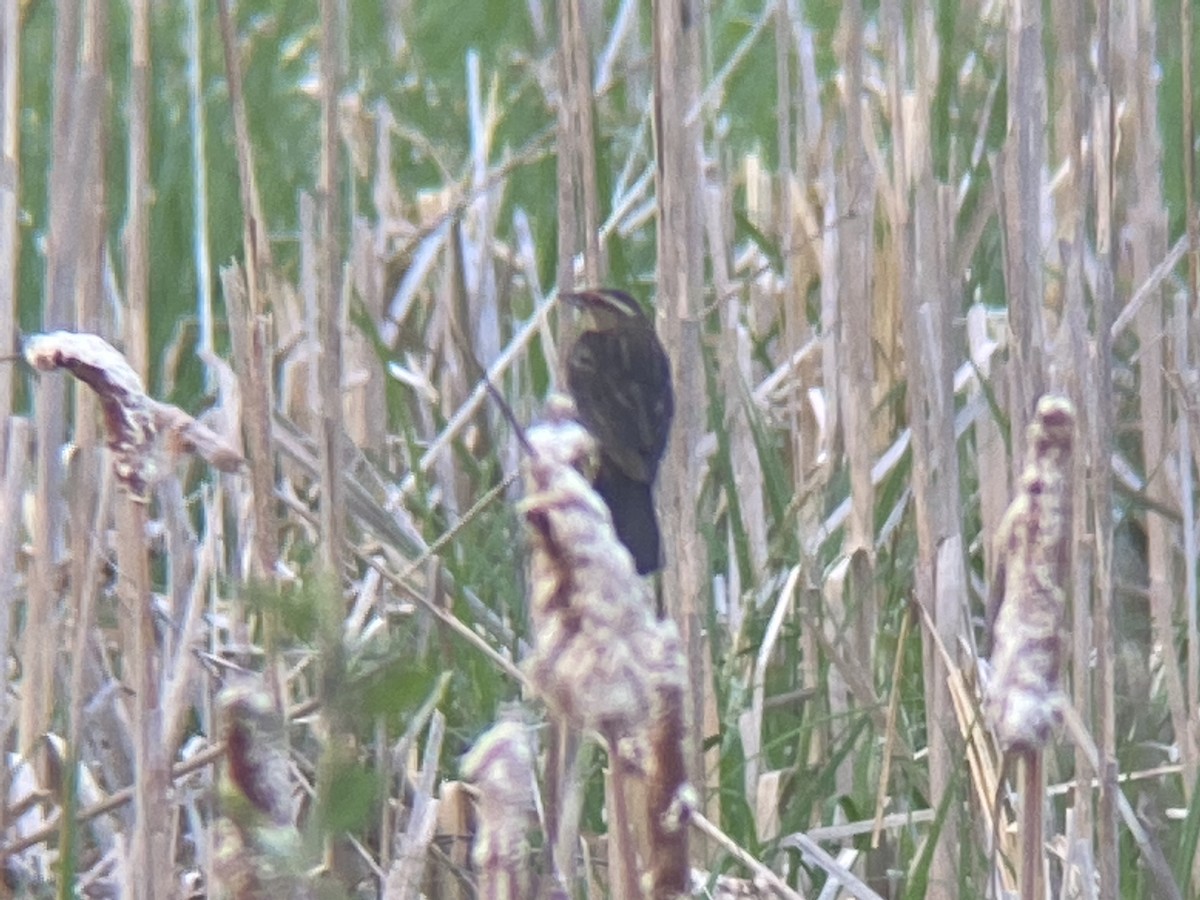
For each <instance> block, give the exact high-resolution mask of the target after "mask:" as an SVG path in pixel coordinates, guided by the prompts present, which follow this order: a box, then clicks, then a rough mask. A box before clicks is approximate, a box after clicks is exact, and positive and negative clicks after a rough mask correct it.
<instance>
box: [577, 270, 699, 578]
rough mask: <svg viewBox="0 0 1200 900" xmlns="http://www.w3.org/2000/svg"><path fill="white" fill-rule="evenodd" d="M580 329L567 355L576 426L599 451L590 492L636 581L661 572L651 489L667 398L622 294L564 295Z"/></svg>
mask: <svg viewBox="0 0 1200 900" xmlns="http://www.w3.org/2000/svg"><path fill="white" fill-rule="evenodd" d="M562 299H563V300H565V301H566V302H567V303H569V304H571V305H572V306H573V307H575V308H576V309H578V310H580V311H581V312H582V313H583V328H582V331H581V333H580V335H579V337H578V338H576V339H575V343H574V344H572V346H571V349H570V351H569V352H568V354H567V387H568V389H569V390H570V392H571V397H572V398H573V399H574V401H575V407H576V409H577V410H578V413H579V421H580V422H582V423H583V426H584V427H585V428H587V430H588V431H589V432H591V434H592V436H593V437H594V438H595V439H596V443H597V444H599V446H600V465H599V468H598V470H597V472H596V479H595V482H594V486H595V488H596V493H598V494H599V495H600V497H601V498H602V499H603V500H604V502H605V503H606V504H608V508H609V510H610V512H611V513H612V519H613V527H614V528H615V529H616V532H617V537H619V538H620V539H621V543H623V544H624V545H625V546H626V547H627V548H628V549H629V552H630V554H632V556H633V561H634V564H635V566H636V568H637V571H638V574H639V575H645V574H646V573H648V572H654V571H656V570H657V569H660V568H661V567H662V553H661V549H660V546H659V544H660V539H659V534H658V520H657V519H656V517H655V514H654V496H653V494H652V488H653V486H654V478H655V476H656V475H657V474H658V464H659V461H660V460H661V459H662V455H663V451H664V450H665V449H666V446H667V434H668V433H669V431H670V429H671V417H672V416H673V415H674V413H675V396H674V393H673V392H672V390H671V364H670V361H669V360H668V359H667V353H666V351H665V350H664V349H663V345H662V343H661V342H660V341H659V339H658V335H656V334H655V333H654V325H653V323H652V322H651V321H650V319H649V318H647V317H646V313H645V312H644V311H643V310H642V307H641V305H640V304H639V303H638V302H637V301H636V300H634V299H633V298H632V297H631V296H629V295H628V294H626V293H625V292H624V291H617V290H612V289H609V288H602V289H598V290H594V291H584V292H581V293H577V294H567V295H565V296H564V297H563V298H562Z"/></svg>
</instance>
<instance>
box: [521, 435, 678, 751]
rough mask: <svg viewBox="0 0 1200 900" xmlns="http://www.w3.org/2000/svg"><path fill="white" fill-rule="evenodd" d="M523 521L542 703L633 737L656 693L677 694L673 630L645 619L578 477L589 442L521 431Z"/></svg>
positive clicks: (645, 609) (593, 497) (611, 535)
mask: <svg viewBox="0 0 1200 900" xmlns="http://www.w3.org/2000/svg"><path fill="white" fill-rule="evenodd" d="M529 443H530V445H531V447H532V448H533V451H534V454H533V456H532V457H531V458H530V459H529V461H528V463H527V464H526V497H525V500H524V501H523V503H522V510H523V512H524V516H525V520H526V522H527V523H528V524H529V526H530V531H531V533H532V536H533V554H532V556H533V558H532V579H531V581H532V584H531V590H532V603H531V613H532V618H533V625H534V630H535V643H534V648H533V652H532V653H531V655H530V656H529V658H528V659H527V660H526V662H525V669H526V671H527V672H528V673H529V676H530V680H531V681H532V683H533V685H534V687H535V688H536V689H537V690H538V693H539V694H540V695H541V696H542V697H543V699H544V700H545V701H546V702H547V703H548V704H549V705H550V706H551V707H552V708H554V709H555V710H557V711H558V712H560V713H561V714H562V715H563V716H565V717H566V719H567V720H568V721H570V722H572V724H574V725H576V726H577V727H580V728H584V729H592V730H595V731H597V732H599V733H601V734H604V735H606V736H616V737H618V738H622V737H627V736H632V735H634V734H635V733H636V732H639V731H640V729H642V728H644V726H645V725H646V723H647V722H648V721H649V718H650V715H651V712H652V706H653V703H654V701H653V699H652V697H653V694H654V693H655V690H656V685H657V684H660V683H664V682H668V683H673V684H677V685H679V686H682V684H683V681H684V676H683V668H682V659H683V657H682V650H681V648H680V644H679V634H678V631H677V629H676V628H675V625H674V623H670V622H660V621H658V620H657V619H656V618H655V616H654V614H653V605H652V603H651V602H650V598H649V596H648V591H647V587H646V584H645V582H644V581H643V580H642V579H641V578H640V577H639V576H638V574H637V572H636V571H635V570H634V564H633V559H632V558H631V557H630V555H629V552H628V551H627V550H626V549H625V547H624V546H623V545H622V544H621V542H620V541H619V540H618V539H617V535H616V532H615V531H614V530H613V526H612V519H611V518H610V516H609V512H608V508H607V507H606V506H605V505H604V502H603V501H602V500H601V499H600V498H599V496H598V495H597V494H596V493H595V491H593V490H592V486H591V484H590V483H589V482H588V479H587V478H586V477H585V475H584V472H585V471H587V470H588V468H589V467H590V466H592V465H593V464H594V461H595V458H596V457H595V453H596V450H595V443H594V441H593V440H592V438H591V436H590V435H589V434H588V432H587V431H586V430H585V429H584V428H583V427H582V426H581V425H579V424H578V423H576V422H573V421H557V422H550V423H546V424H543V425H538V426H536V427H534V428H532V429H530V431H529Z"/></svg>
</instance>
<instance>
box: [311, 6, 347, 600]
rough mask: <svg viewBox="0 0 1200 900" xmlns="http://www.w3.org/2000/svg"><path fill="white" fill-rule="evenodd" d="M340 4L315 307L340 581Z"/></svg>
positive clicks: (320, 407)
mask: <svg viewBox="0 0 1200 900" xmlns="http://www.w3.org/2000/svg"><path fill="white" fill-rule="evenodd" d="M340 8H341V4H340V3H339V2H338V0H321V4H320V16H321V30H320V71H321V166H320V179H319V182H318V185H317V193H318V202H319V205H320V210H321V227H320V233H321V243H320V260H319V268H320V289H319V291H318V294H317V296H318V302H317V310H318V313H317V330H316V333H315V335H314V337H316V339H317V342H318V343H317V346H318V353H317V382H318V388H319V389H318V391H317V396H316V397H315V398H313V399H315V400H317V401H318V403H317V422H318V423H319V424H318V428H317V438H318V440H317V447H318V453H317V457H318V459H319V460H320V463H321V562H322V564H323V565H324V567H325V569H326V570H327V571H328V572H329V573H330V574H331V575H332V576H333V577H335V578H336V577H338V576H339V574H340V571H341V566H340V563H341V559H342V532H343V530H344V528H345V515H346V511H345V503H344V501H343V498H342V495H343V493H344V488H343V483H342V442H343V440H344V437H343V434H342V431H343V418H344V415H343V409H342V321H343V318H344V307H345V297H344V296H343V293H342V290H343V284H342V230H343V223H342V193H343V189H342V180H341V159H340V150H341V139H340V137H339V131H340V128H339V115H338V113H339V101H340V95H341V90H342V79H343V69H344V64H343V61H342V56H341V50H340V48H341V44H342V41H343V40H345V36H344V35H343V34H342V25H341V19H340V12H339V10H340Z"/></svg>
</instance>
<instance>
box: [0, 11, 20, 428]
mask: <svg viewBox="0 0 1200 900" xmlns="http://www.w3.org/2000/svg"><path fill="white" fill-rule="evenodd" d="M20 8H21V3H20V0H2V2H0V348H3V350H0V352H3V353H8V352H11V349H12V348H13V347H14V346H15V345H16V335H17V276H18V266H17V263H18V260H19V253H20V248H19V234H20V233H19V231H18V229H17V212H18V209H19V202H18V201H19V197H18V185H20V183H21V159H20V153H19V151H20V138H21V127H20V120H19V118H18V110H19V109H20V102H19V100H20V73H21V41H20V34H21V29H20V26H19V23H20V19H21V14H20ZM13 383H14V379H13V370H12V369H11V368H10V367H8V366H0V422H8V420H9V416H10V415H11V414H12V404H13ZM6 440H8V437H7V435H6V434H4V435H0V450H3V449H4V446H5V445H4V441H6Z"/></svg>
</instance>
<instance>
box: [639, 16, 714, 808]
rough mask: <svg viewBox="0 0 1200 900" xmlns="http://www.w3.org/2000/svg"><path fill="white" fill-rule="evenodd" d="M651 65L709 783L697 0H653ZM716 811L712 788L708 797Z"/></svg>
mask: <svg viewBox="0 0 1200 900" xmlns="http://www.w3.org/2000/svg"><path fill="white" fill-rule="evenodd" d="M652 9H653V12H652V35H653V68H654V109H653V121H654V140H655V159H656V162H657V168H656V171H655V199H656V201H657V211H658V221H657V229H656V231H655V239H656V246H657V250H658V253H657V259H656V274H657V278H656V282H657V285H658V310H659V314H660V315H661V316H663V321H662V323H661V327H660V328H659V334H660V335H661V336H662V339H663V345H664V346H665V347H666V350H667V354H668V355H669V356H670V358H671V359H672V360H673V361H674V381H675V409H676V414H675V421H674V424H673V429H672V430H673V434H672V437H671V442H670V445H669V446H668V448H667V455H666V458H665V460H664V462H663V468H662V475H661V476H660V480H659V491H658V503H657V506H658V510H659V512H660V516H659V519H660V521H661V523H662V532H663V533H662V538H663V546H664V547H667V548H669V550H668V553H667V565H666V568H665V570H664V573H663V580H662V590H663V596H664V597H665V598H666V603H667V607H666V612H667V615H668V616H669V617H670V618H671V619H673V620H674V621H676V622H678V623H679V627H680V630H681V632H682V640H683V646H684V647H686V648H688V666H689V669H688V692H687V697H688V708H687V715H688V728H689V735H688V754H689V765H688V771H689V774H690V776H691V780H692V783H693V784H697V785H706V784H707V778H706V775H705V767H706V764H707V765H716V764H717V759H716V757H715V754H714V755H712V756H711V758H710V759H709V760H708V761H707V762H706V760H705V757H704V755H703V747H704V738H705V736H706V735H709V734H715V733H717V732H718V731H719V730H720V715H719V712H718V710H717V708H716V702H715V697H714V695H713V692H712V691H709V690H706V689H705V687H706V685H709V684H711V683H712V680H711V679H712V658H711V647H710V645H709V643H708V641H707V640H706V639H705V638H704V636H703V635H702V633H701V632H702V630H703V622H704V620H705V614H704V611H703V609H702V608H701V606H700V598H701V597H703V596H704V595H705V592H706V591H707V587H708V585H707V584H706V582H705V577H704V575H703V573H706V572H708V570H709V566H708V564H707V562H706V557H707V553H706V549H705V547H704V545H703V542H702V541H701V540H700V537H699V527H698V526H699V521H698V516H697V493H698V487H699V485H700V484H701V483H702V482H703V470H702V467H701V464H700V462H699V460H698V459H697V457H696V454H695V453H694V452H693V451H694V448H695V447H696V446H697V444H698V443H699V442H700V438H701V436H702V435H703V433H704V431H705V430H706V422H705V418H704V411H705V410H706V409H707V408H708V398H707V391H706V388H705V376H704V372H703V368H702V364H701V362H702V359H703V353H702V351H701V344H700V327H699V315H698V313H699V310H700V309H701V308H702V298H703V285H704V280H703V279H704V253H703V251H702V250H701V248H702V247H703V246H704V231H703V215H702V207H701V198H700V195H699V193H698V191H697V190H696V186H697V185H699V184H700V183H701V178H702V172H701V168H700V161H701V153H702V152H703V150H702V142H701V129H700V123H699V122H698V121H696V119H695V118H692V117H691V116H690V113H691V111H692V110H693V109H696V108H698V101H699V77H700V76H699V72H700V61H701V59H702V57H701V53H700V33H701V30H702V27H701V26H702V22H701V14H702V12H703V8H702V5H701V4H698V3H695V2H694V0H655V2H654V3H653V4H652ZM704 808H705V809H706V810H707V812H708V813H709V815H710V816H711V817H712V818H713V819H714V821H719V813H720V810H719V805H718V804H717V803H716V799H715V797H714V798H713V802H712V805H711V806H708V805H706V806H705V807H704Z"/></svg>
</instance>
